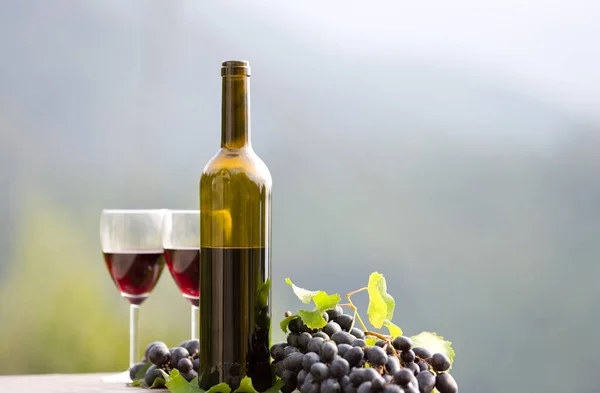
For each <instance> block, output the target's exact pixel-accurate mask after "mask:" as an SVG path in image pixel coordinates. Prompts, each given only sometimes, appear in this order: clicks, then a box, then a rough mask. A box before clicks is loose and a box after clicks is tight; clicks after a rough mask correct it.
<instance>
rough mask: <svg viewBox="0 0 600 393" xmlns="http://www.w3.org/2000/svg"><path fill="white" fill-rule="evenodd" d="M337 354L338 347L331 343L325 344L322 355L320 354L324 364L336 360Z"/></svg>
mask: <svg viewBox="0 0 600 393" xmlns="http://www.w3.org/2000/svg"><path fill="white" fill-rule="evenodd" d="M337 354H338V349H337V345H335V344H334V343H332V342H331V341H328V342H325V343H323V346H322V347H321V354H320V355H321V361H322V362H323V363H329V362H331V361H332V360H333V359H334V358H335V355H337Z"/></svg>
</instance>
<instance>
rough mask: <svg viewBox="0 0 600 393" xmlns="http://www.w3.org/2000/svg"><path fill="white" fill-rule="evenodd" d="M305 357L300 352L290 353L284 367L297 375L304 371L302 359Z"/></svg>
mask: <svg viewBox="0 0 600 393" xmlns="http://www.w3.org/2000/svg"><path fill="white" fill-rule="evenodd" d="M303 358H304V355H303V354H302V353H300V352H294V353H290V354H289V355H288V356H286V357H285V359H283V367H285V368H286V369H287V370H290V371H293V372H295V373H297V372H298V371H300V370H302V359H303Z"/></svg>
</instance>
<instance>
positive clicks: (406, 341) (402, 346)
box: [392, 336, 412, 351]
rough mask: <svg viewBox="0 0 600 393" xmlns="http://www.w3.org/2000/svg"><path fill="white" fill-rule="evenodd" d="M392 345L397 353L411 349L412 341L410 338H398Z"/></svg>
mask: <svg viewBox="0 0 600 393" xmlns="http://www.w3.org/2000/svg"><path fill="white" fill-rule="evenodd" d="M392 345H393V346H394V348H396V350H397V351H408V350H409V349H411V348H412V340H411V339H410V337H405V336H400V337H396V338H395V339H394V341H392Z"/></svg>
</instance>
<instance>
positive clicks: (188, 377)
mask: <svg viewBox="0 0 600 393" xmlns="http://www.w3.org/2000/svg"><path fill="white" fill-rule="evenodd" d="M181 376H182V377H183V379H185V380H186V381H188V382H190V381H191V380H192V379H194V378H196V377H197V376H198V373H197V372H195V371H194V370H190V371H188V372H185V373H181Z"/></svg>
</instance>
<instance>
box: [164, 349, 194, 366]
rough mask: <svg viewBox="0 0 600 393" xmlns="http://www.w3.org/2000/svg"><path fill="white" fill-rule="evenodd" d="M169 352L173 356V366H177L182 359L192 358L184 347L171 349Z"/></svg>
mask: <svg viewBox="0 0 600 393" xmlns="http://www.w3.org/2000/svg"><path fill="white" fill-rule="evenodd" d="M169 352H170V354H171V364H172V365H173V366H177V365H178V364H179V361H180V360H181V359H183V358H188V357H189V356H190V353H189V352H188V350H187V349H185V348H183V347H175V348H171V349H170V350H169Z"/></svg>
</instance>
